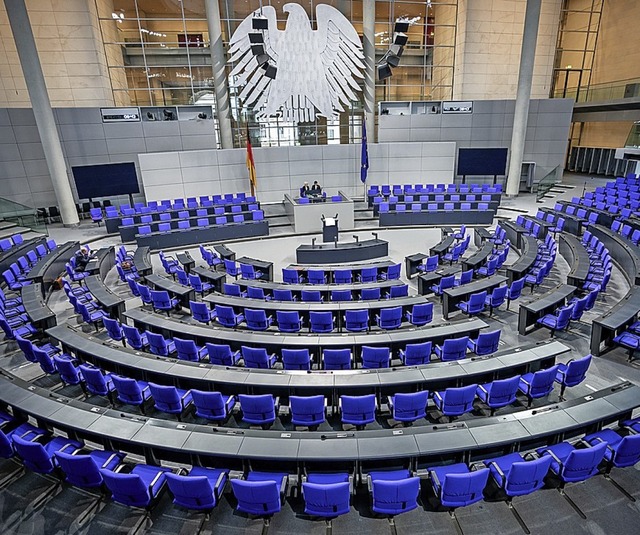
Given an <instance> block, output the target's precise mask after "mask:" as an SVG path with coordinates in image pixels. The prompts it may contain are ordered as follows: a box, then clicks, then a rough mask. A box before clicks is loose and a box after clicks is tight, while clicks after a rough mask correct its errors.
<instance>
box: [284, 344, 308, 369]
mask: <svg viewBox="0 0 640 535" xmlns="http://www.w3.org/2000/svg"><path fill="white" fill-rule="evenodd" d="M282 364H283V365H284V369H285V370H310V369H311V355H309V350H308V349H306V348H305V349H283V350H282Z"/></svg>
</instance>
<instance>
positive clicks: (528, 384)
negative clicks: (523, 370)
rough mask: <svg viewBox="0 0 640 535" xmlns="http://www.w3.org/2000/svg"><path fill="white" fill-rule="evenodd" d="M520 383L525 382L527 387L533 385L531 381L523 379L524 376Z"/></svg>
mask: <svg viewBox="0 0 640 535" xmlns="http://www.w3.org/2000/svg"><path fill="white" fill-rule="evenodd" d="M520 381H521V382H523V383H524V384H525V385H527V386H531V383H529V381H527V380H526V379H523V378H522V376H521V377H520Z"/></svg>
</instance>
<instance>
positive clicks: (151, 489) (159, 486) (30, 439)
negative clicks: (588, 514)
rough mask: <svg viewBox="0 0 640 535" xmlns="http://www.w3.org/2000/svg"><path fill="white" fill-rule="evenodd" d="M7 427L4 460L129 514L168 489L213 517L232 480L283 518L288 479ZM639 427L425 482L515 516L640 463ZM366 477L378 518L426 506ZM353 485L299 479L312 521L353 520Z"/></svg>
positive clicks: (1, 432)
mask: <svg viewBox="0 0 640 535" xmlns="http://www.w3.org/2000/svg"><path fill="white" fill-rule="evenodd" d="M0 422H2V423H0V454H1V455H2V456H3V457H7V458H8V457H13V456H18V457H19V458H20V459H21V460H22V462H23V464H24V466H25V467H26V468H28V469H30V470H32V471H35V472H37V473H41V474H54V473H59V474H60V477H62V478H64V480H65V481H66V482H67V483H68V484H70V485H73V486H77V487H80V488H83V489H102V488H103V487H104V488H106V489H107V490H108V491H109V493H110V494H111V497H112V499H113V500H114V501H116V502H118V503H121V504H123V505H126V506H130V507H139V508H143V507H144V508H147V509H148V510H150V508H151V507H152V506H154V505H156V504H157V503H158V501H159V498H160V497H161V496H162V493H163V492H164V491H165V489H166V488H168V489H169V490H170V492H171V493H172V495H173V501H174V503H175V504H176V505H178V506H181V507H183V508H185V509H188V510H195V511H205V512H209V511H211V510H212V509H213V508H215V507H216V505H217V504H218V502H219V501H220V499H221V498H222V495H223V492H224V490H225V486H226V485H227V482H228V481H231V489H232V493H233V494H234V497H235V500H236V508H237V510H238V511H240V512H243V513H246V514H250V515H255V516H258V517H261V518H264V519H265V522H266V519H268V518H269V517H271V516H272V515H274V514H275V513H278V512H279V511H281V509H282V505H283V503H284V501H285V499H286V496H287V495H288V486H289V484H290V478H291V476H290V475H289V474H287V473H276V472H262V471H255V470H250V471H248V472H245V473H243V475H242V477H241V478H233V479H231V478H230V472H229V470H227V469H224V468H222V469H220V468H217V469H216V468H207V467H202V466H192V467H190V468H182V467H181V468H178V469H175V468H174V469H169V468H166V467H162V466H153V465H146V464H135V463H132V462H130V461H127V459H126V455H125V454H124V453H122V452H118V451H108V450H104V451H103V450H92V449H88V448H87V447H86V446H85V445H84V444H82V443H81V442H78V441H75V440H71V439H69V438H66V437H62V436H53V435H52V434H51V433H50V432H49V431H48V430H46V429H41V428H38V427H35V426H32V425H31V424H29V423H28V422H23V421H20V420H17V419H15V418H13V417H12V416H11V415H10V414H8V413H6V412H2V413H0ZM634 426H635V422H634V421H629V422H625V424H624V427H622V428H621V429H619V430H617V431H616V430H613V429H603V430H601V431H598V432H595V433H592V434H589V435H587V436H585V437H583V438H582V439H581V440H580V441H578V442H576V443H569V442H561V443H559V444H556V445H552V446H543V447H541V448H538V449H537V450H536V451H535V453H534V452H530V453H517V452H516V453H511V454H508V455H504V456H501V457H495V458H490V459H487V460H485V461H483V462H482V463H474V464H473V465H471V466H468V465H466V464H464V463H457V464H453V465H445V466H432V467H429V468H427V469H426V470H425V471H423V472H424V477H426V478H428V480H429V482H430V483H431V485H430V486H431V488H432V489H433V493H434V495H435V497H436V499H437V500H438V501H439V502H440V504H441V505H442V506H443V507H446V508H448V509H449V510H450V511H453V510H454V509H455V508H458V507H464V506H468V505H472V504H474V503H478V502H480V501H481V500H482V499H483V497H484V494H485V492H487V488H486V487H487V483H488V479H489V476H491V478H492V480H493V482H494V483H495V485H496V486H497V487H498V488H499V489H500V490H501V492H502V493H503V495H504V496H505V498H506V500H507V503H508V504H509V506H510V508H512V509H513V505H512V504H511V501H512V500H513V498H514V497H517V496H523V495H527V494H530V493H532V492H534V491H536V490H538V489H540V488H541V487H542V486H543V485H544V483H545V479H546V478H547V476H548V475H550V474H553V475H554V476H555V477H556V478H558V479H559V480H560V487H559V490H560V491H563V489H564V487H565V485H566V483H576V482H581V481H585V480H587V479H589V478H590V477H593V476H595V475H597V474H598V473H600V472H601V471H602V472H603V473H604V474H605V475H607V476H608V474H609V473H610V472H611V471H612V469H613V468H614V467H615V468H625V467H629V466H633V465H634V464H635V463H637V462H638V460H639V459H640V435H638V434H635V431H634ZM420 475H422V474H420ZM361 477H362V479H363V480H364V481H366V484H367V488H368V491H369V494H370V496H371V504H372V505H371V507H372V510H373V511H374V513H377V514H384V515H387V516H395V515H398V514H402V513H405V512H408V511H411V510H414V509H416V508H417V507H418V500H419V498H420V495H421V478H420V477H418V476H417V475H416V473H415V472H411V471H410V470H407V469H391V470H390V469H386V470H372V471H369V472H365V473H363V474H362V476H361ZM353 479H354V476H353V475H351V474H350V473H348V472H328V473H327V472H309V473H307V472H306V471H305V473H304V475H303V476H302V477H301V478H300V479H299V480H298V484H299V487H300V490H301V496H302V498H303V500H304V503H305V506H304V511H305V513H306V514H308V515H312V516H316V517H319V518H324V519H325V520H328V521H330V520H331V519H334V518H336V517H338V516H340V515H343V514H346V513H348V512H349V511H350V502H351V496H352V495H353V494H354V488H353ZM291 482H293V480H292V481H291ZM616 486H617V487H618V488H619V489H621V490H622V491H623V492H625V493H626V491H624V489H622V487H620V486H619V485H616ZM626 494H628V493H626ZM572 503H573V502H572ZM574 505H575V504H574ZM145 518H146V516H145Z"/></svg>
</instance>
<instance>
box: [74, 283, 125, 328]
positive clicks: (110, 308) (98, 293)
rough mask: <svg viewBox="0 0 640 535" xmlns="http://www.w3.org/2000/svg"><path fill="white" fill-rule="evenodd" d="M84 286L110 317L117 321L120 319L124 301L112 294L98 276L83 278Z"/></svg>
mask: <svg viewBox="0 0 640 535" xmlns="http://www.w3.org/2000/svg"><path fill="white" fill-rule="evenodd" d="M84 284H85V286H86V287H87V289H88V290H89V291H90V292H91V295H93V297H95V299H96V301H98V303H100V306H101V307H102V308H103V309H104V310H105V311H106V312H107V313H108V314H109V316H110V317H112V318H113V319H117V320H121V319H122V313H123V312H124V301H125V300H124V299H123V298H122V297H120V296H119V295H116V294H114V293H113V292H112V291H111V290H110V289H109V288H108V287H107V285H106V284H105V283H104V280H103V279H102V278H101V277H100V276H99V275H89V276H88V277H85V279H84Z"/></svg>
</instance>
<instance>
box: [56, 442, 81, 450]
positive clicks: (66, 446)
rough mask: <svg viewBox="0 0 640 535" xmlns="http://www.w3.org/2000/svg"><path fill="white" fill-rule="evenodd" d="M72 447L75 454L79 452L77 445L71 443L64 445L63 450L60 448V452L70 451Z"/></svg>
mask: <svg viewBox="0 0 640 535" xmlns="http://www.w3.org/2000/svg"><path fill="white" fill-rule="evenodd" d="M70 446H71V447H73V451H74V452H75V451H77V449H78V448H76V446H75V444H71V443H68V444H65V445H64V446H63V447H62V448H60V449H59V450H58V451H64V450H66V449H68V448H69V447H70Z"/></svg>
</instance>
